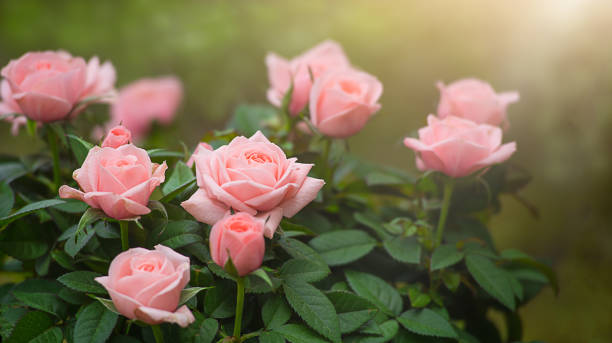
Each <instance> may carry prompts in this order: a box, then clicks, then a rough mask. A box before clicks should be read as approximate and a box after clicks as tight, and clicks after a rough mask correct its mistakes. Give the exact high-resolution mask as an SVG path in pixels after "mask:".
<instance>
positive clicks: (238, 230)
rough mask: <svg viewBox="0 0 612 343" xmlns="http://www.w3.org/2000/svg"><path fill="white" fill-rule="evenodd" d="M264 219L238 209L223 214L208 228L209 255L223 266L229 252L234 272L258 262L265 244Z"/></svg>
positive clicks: (249, 268)
mask: <svg viewBox="0 0 612 343" xmlns="http://www.w3.org/2000/svg"><path fill="white" fill-rule="evenodd" d="M263 231H264V220H263V219H261V218H256V217H253V216H252V215H250V214H248V213H245V212H239V213H236V214H234V215H230V214H227V215H226V216H225V217H224V218H223V219H221V220H219V221H218V222H217V223H216V224H215V225H213V227H212V229H211V231H210V239H209V240H210V256H211V257H212V259H213V261H215V263H216V264H218V265H219V266H221V267H225V264H226V263H227V260H228V258H229V257H230V256H231V258H232V263H233V264H234V267H236V270H237V271H238V275H240V276H245V275H247V274H249V273H250V272H252V271H254V270H256V269H257V268H259V266H261V262H262V261H263V257H264V253H265V250H266V245H265V242H264V238H263Z"/></svg>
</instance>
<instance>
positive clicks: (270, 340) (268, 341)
mask: <svg viewBox="0 0 612 343" xmlns="http://www.w3.org/2000/svg"><path fill="white" fill-rule="evenodd" d="M259 343H285V338H283V336H282V335H281V334H280V333H278V332H270V331H264V332H262V333H261V335H259Z"/></svg>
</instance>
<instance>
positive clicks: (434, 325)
mask: <svg viewBox="0 0 612 343" xmlns="http://www.w3.org/2000/svg"><path fill="white" fill-rule="evenodd" d="M397 320H398V321H399V322H400V324H402V326H403V327H404V328H406V329H407V330H409V331H412V332H414V333H417V334H420V335H425V336H436V337H446V338H457V337H458V336H457V333H456V332H455V330H454V329H453V326H452V325H451V324H450V323H449V322H448V320H446V319H445V318H444V317H442V316H441V315H439V314H437V313H436V312H434V311H432V310H430V309H428V308H424V309H422V310H415V309H413V310H408V311H406V312H404V313H402V315H401V316H399V317H398V318H397Z"/></svg>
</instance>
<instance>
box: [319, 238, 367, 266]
mask: <svg viewBox="0 0 612 343" xmlns="http://www.w3.org/2000/svg"><path fill="white" fill-rule="evenodd" d="M309 244H310V246H312V247H313V248H314V249H315V250H316V251H317V252H319V255H320V256H321V257H322V258H323V260H324V261H325V262H326V263H327V264H329V265H330V266H337V265H342V264H347V263H350V262H353V261H356V260H358V259H360V258H361V257H363V256H365V255H367V254H368V253H369V252H370V251H372V249H374V246H376V240H375V239H374V238H372V237H371V236H370V235H368V234H367V233H366V232H365V231H361V230H340V231H333V232H327V233H324V234H321V235H319V236H317V237H315V238H313V239H311V240H310V243H309Z"/></svg>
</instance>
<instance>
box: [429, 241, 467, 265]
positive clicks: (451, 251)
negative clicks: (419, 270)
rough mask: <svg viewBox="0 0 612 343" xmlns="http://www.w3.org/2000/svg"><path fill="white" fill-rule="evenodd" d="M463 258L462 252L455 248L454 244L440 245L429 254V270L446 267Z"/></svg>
mask: <svg viewBox="0 0 612 343" xmlns="http://www.w3.org/2000/svg"><path fill="white" fill-rule="evenodd" d="M462 259H463V252H461V251H459V250H457V247H456V246H455V245H454V244H445V245H440V246H439V247H437V248H436V250H434V252H433V254H432V255H431V265H430V267H429V269H430V270H431V271H434V270H438V269H442V268H446V267H449V266H452V265H453V264H456V263H459V261H461V260H462Z"/></svg>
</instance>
